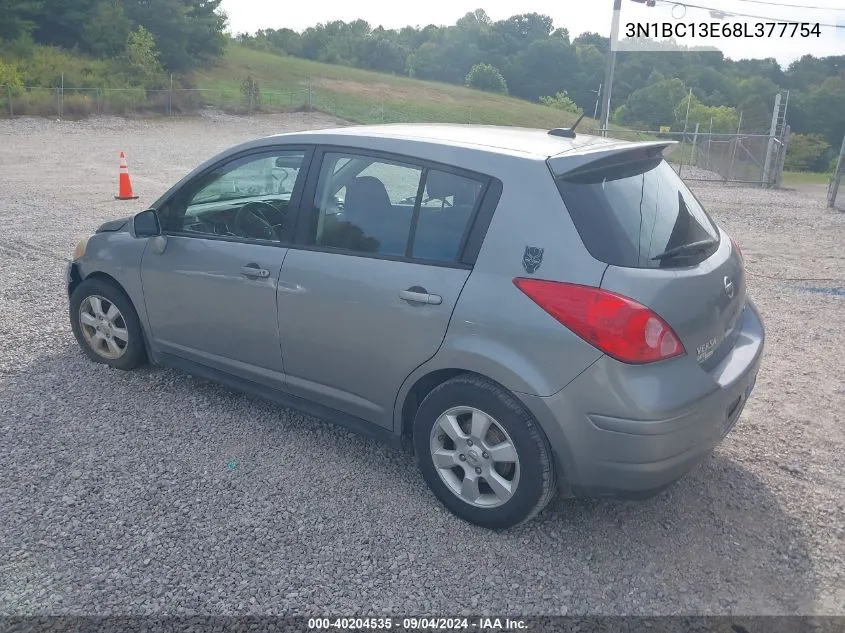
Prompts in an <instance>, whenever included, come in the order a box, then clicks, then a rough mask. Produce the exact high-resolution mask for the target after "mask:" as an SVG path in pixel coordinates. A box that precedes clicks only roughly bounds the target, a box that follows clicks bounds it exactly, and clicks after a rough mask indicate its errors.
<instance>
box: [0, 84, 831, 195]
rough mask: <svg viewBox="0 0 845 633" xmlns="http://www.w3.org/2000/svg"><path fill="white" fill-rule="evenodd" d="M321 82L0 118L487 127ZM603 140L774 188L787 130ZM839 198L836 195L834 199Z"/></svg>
mask: <svg viewBox="0 0 845 633" xmlns="http://www.w3.org/2000/svg"><path fill="white" fill-rule="evenodd" d="M303 83H304V82H303ZM321 83H322V82H321V81H320V79H319V78H313V79H312V78H309V79H308V81H307V84H306V85H300V86H298V87H296V88H293V89H288V90H285V89H272V88H264V87H259V85H258V84H250V83H249V80H246V81H245V82H244V84H243V85H242V86H241V88H240V89H227V88H221V89H217V88H172V87H171V88H167V89H156V90H151V89H144V88H74V87H68V86H58V87H50V88H45V87H38V86H26V87H11V86H0V116H10V117H14V116H21V115H36V116H56V117H58V118H81V117H84V116H88V115H94V114H97V115H118V116H127V115H128V116H143V115H165V116H179V115H191V114H197V113H199V112H200V111H202V110H204V109H208V108H212V109H217V110H222V111H224V112H229V113H232V114H239V115H252V114H257V113H274V112H293V111H312V110H318V111H322V112H326V113H329V114H332V115H335V116H337V117H338V118H342V119H346V120H349V121H355V122H357V123H405V122H415V121H416V122H444V123H446V122H449V123H490V121H485V120H483V118H482V117H481V116H480V115H479V113H478V112H473V108H472V106H471V105H467V106H456V107H453V108H450V110H449V114H448V116H447V117H446V118H444V113H443V111H442V110H439V109H433V108H431V107H426V106H425V105H424V104H420V103H418V102H414V101H413V100H407V101H397V99H396V98H395V97H394V96H392V95H391V96H390V98H389V99H385V96H386V95H389V93H382V94H378V93H369V94H354V95H352V94H343V93H338V92H335V91H331V90H326V89H324V88H321V87H320V84H321ZM447 119H448V120H447ZM690 128H692V125H690ZM579 129H580V130H581V131H583V132H585V133H599V132H598V130H594V129H593V130H591V129H590V128H589V126H588V125H587V124H585V125H584V126H583V127H582V128H579ZM610 136H613V137H615V138H620V139H624V140H632V141H633V140H657V139H667V140H672V141H676V142H677V144H676V145H675V146H674V147H672V148H671V149H670V151H669V152H668V156H667V158H668V160H669V162H670V163H672V164H673V165H674V166H675V168H676V170H677V171H678V173H679V174H680V175H681V176H682V177H683V178H685V179H688V180H709V181H722V182H725V183H728V182H731V183H744V184H757V185H761V186H764V187H771V186H779V185H780V178H781V174H782V171H783V164H784V160H785V157H786V147H787V144H788V139H789V129H788V127H787V128H786V130H785V133H783V134H781V135H780V136H775V135H769V134H747V133H735V134H724V133H711V132H709V131H707V132H705V131H702V129H701V126H699V125H696V126H695V128H694V129H691V130H690V131H687V132H662V131H652V130H646V131H633V130H615V129H613V130H611V131H610ZM843 162H845V161H843ZM843 170H845V165H843ZM843 195H845V194H840V199H841V198H842V196H843Z"/></svg>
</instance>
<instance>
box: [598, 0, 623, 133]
mask: <svg viewBox="0 0 845 633" xmlns="http://www.w3.org/2000/svg"><path fill="white" fill-rule="evenodd" d="M621 10H622V0H613V19H612V21H611V25H610V40H609V41H608V47H607V66H606V67H605V70H604V81H603V82H602V84H603V85H604V95H603V98H602V102H601V125H600V127H601V130H602V136H607V127H608V122H609V120H610V93H611V92H612V91H613V71H614V67H615V66H616V50H614V44H615V42H616V39H617V38H618V37H619V12H620V11H621Z"/></svg>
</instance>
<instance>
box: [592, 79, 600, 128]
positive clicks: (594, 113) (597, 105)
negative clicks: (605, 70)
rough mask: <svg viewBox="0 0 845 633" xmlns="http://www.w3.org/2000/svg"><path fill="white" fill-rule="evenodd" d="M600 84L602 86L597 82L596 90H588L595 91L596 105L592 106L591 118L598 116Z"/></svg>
mask: <svg viewBox="0 0 845 633" xmlns="http://www.w3.org/2000/svg"><path fill="white" fill-rule="evenodd" d="M601 86H602V85H601V83H599V89H598V90H591V91H590V92H595V93H596V107H595V108H593V118H594V119H598V118H599V101H601Z"/></svg>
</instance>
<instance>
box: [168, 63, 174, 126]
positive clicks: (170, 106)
mask: <svg viewBox="0 0 845 633" xmlns="http://www.w3.org/2000/svg"><path fill="white" fill-rule="evenodd" d="M167 116H173V73H170V92H168V93H167Z"/></svg>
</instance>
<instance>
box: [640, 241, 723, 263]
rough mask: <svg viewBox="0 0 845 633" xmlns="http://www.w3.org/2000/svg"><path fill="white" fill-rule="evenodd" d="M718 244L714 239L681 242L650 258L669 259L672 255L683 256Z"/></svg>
mask: <svg viewBox="0 0 845 633" xmlns="http://www.w3.org/2000/svg"><path fill="white" fill-rule="evenodd" d="M716 244H718V242H717V241H716V240H700V241H698V242H690V243H689V244H681V245H680V246H676V247H675V248H670V249H669V250H668V251H663V252H662V253H658V254H657V255H655V256H654V257H652V259H671V258H673V257H684V256H685V255H694V254H695V253H700V252H701V251H705V250H707V249H708V248H710V247H711V246H715V245H716Z"/></svg>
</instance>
